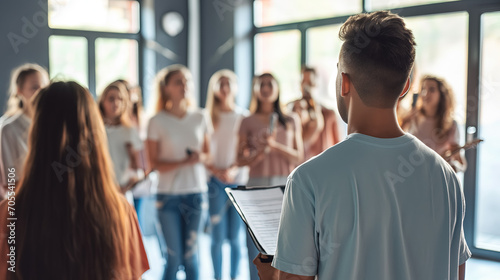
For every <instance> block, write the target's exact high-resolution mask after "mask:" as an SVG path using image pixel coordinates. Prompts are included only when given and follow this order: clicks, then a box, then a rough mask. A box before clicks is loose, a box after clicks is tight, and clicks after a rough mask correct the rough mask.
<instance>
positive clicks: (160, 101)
mask: <svg viewBox="0 0 500 280" xmlns="http://www.w3.org/2000/svg"><path fill="white" fill-rule="evenodd" d="M177 73H182V74H183V75H184V77H185V78H186V80H187V81H188V82H187V88H188V91H190V90H192V88H193V78H192V75H191V72H190V71H189V69H188V68H187V67H186V66H184V65H180V64H174V65H170V66H167V67H165V68H163V69H161V70H160V71H158V73H157V74H156V78H155V92H156V95H157V99H156V105H155V112H156V113H158V112H161V111H163V110H165V107H166V106H168V105H169V102H170V100H169V99H168V96H167V94H166V93H165V92H164V91H163V88H164V87H165V86H166V85H167V84H168V83H169V82H170V79H171V78H172V76H173V75H175V74H177ZM186 101H187V105H188V106H190V105H191V104H192V102H191V100H190V98H189V97H188V96H186Z"/></svg>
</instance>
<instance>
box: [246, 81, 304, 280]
mask: <svg viewBox="0 0 500 280" xmlns="http://www.w3.org/2000/svg"><path fill="white" fill-rule="evenodd" d="M250 112H251V113H252V114H251V115H250V116H249V117H246V118H244V119H243V121H242V122H241V126H240V130H239V138H240V139H239V144H238V155H237V162H238V165H240V166H244V165H248V166H249V167H250V174H249V181H248V184H247V185H248V186H273V185H284V184H285V183H286V177H287V176H288V174H289V173H290V172H291V171H292V170H293V168H294V167H295V166H296V165H297V164H298V163H299V162H301V160H302V158H303V154H304V151H303V145H302V131H301V126H300V121H299V120H298V117H297V116H296V115H292V116H286V115H285V114H283V112H282V111H281V104H280V99H279V87H278V82H277V81H276V79H275V78H274V76H273V75H271V74H269V73H265V74H262V75H260V76H259V77H257V78H255V79H254V83H253V95H252V101H251V104H250ZM247 246H248V259H249V267H250V276H251V279H252V280H254V279H259V278H258V275H257V270H256V268H255V266H254V265H253V264H252V260H253V259H254V258H255V256H257V254H258V250H257V248H256V247H255V245H254V244H253V242H252V240H251V238H250V237H249V236H248V235H247Z"/></svg>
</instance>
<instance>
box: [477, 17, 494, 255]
mask: <svg viewBox="0 0 500 280" xmlns="http://www.w3.org/2000/svg"><path fill="white" fill-rule="evenodd" d="M482 27H483V28H482V51H481V78H480V105H479V106H480V107H479V108H480V119H479V124H480V125H479V130H478V131H479V137H480V138H481V139H484V142H483V143H481V144H480V145H479V148H478V149H479V157H478V176H479V177H478V180H477V198H476V201H477V202H476V207H477V208H476V211H477V212H476V219H477V220H476V221H477V223H476V235H475V236H476V240H475V242H476V247H479V248H483V249H488V250H495V251H500V203H498V202H499V201H500V188H499V187H498V178H499V176H498V171H499V170H500V161H499V160H498V155H500V145H498V143H500V111H499V110H498V104H500V95H499V94H498V93H499V92H500V69H499V68H498V62H499V61H500V53H499V52H498V46H500V12H495V13H487V14H484V15H483V16H482Z"/></svg>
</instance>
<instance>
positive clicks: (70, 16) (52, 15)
mask: <svg viewBox="0 0 500 280" xmlns="http://www.w3.org/2000/svg"><path fill="white" fill-rule="evenodd" d="M49 26H50V27H51V28H59V29H73V30H90V31H106V32H120V33H137V32H139V3H138V2H137V1H127V0H86V1H82V0H49Z"/></svg>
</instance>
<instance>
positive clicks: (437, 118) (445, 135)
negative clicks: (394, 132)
mask: <svg viewBox="0 0 500 280" xmlns="http://www.w3.org/2000/svg"><path fill="white" fill-rule="evenodd" d="M454 110H455V98H454V95H453V91H452V89H451V87H450V86H449V85H448V84H447V83H446V81H445V80H443V79H441V78H438V77H436V76H432V75H425V76H423V78H422V79H421V80H420V96H419V98H418V100H417V103H416V106H415V108H414V109H413V110H412V111H411V112H410V113H409V114H408V116H407V117H406V118H404V119H403V122H402V128H403V129H404V130H405V131H407V132H409V133H411V134H413V135H415V136H416V137H417V138H418V139H420V140H421V141H422V142H424V143H425V144H426V145H427V146H428V147H430V148H431V149H433V150H434V151H436V152H437V153H438V154H440V155H441V156H442V157H443V158H445V159H446V160H447V161H448V162H449V163H450V164H451V166H452V167H453V169H454V170H455V171H457V172H463V171H465V169H466V168H467V163H466V161H465V158H464V155H463V153H462V152H460V153H456V154H454V155H453V156H451V157H450V158H448V157H447V156H446V154H447V153H448V152H449V151H452V150H454V149H456V148H457V147H460V145H459V143H460V134H459V131H458V127H457V122H456V121H455V120H454V119H453V114H454Z"/></svg>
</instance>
